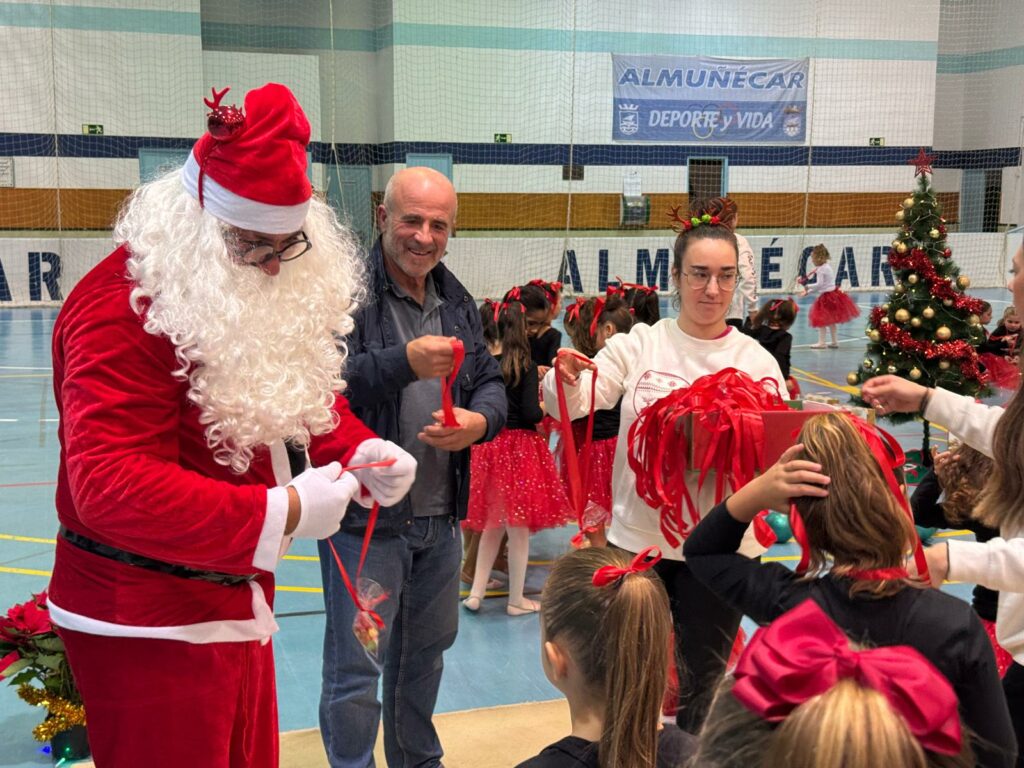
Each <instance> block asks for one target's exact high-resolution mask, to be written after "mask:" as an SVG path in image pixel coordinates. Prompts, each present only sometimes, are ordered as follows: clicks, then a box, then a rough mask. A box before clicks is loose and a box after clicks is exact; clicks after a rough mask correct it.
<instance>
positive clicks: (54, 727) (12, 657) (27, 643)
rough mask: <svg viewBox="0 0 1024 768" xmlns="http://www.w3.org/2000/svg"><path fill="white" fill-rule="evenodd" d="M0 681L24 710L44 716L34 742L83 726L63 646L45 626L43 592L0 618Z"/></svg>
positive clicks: (49, 625)
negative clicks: (14, 690)
mask: <svg viewBox="0 0 1024 768" xmlns="http://www.w3.org/2000/svg"><path fill="white" fill-rule="evenodd" d="M0 680H7V681H8V682H9V683H10V684H11V685H16V686H18V695H19V696H21V698H22V699H24V700H25V701H26V702H28V703H29V704H33V705H36V706H43V707H46V708H47V710H48V711H49V713H50V717H49V718H48V720H47V722H46V724H45V725H40V726H39V727H38V728H37V729H36V738H38V739H39V740H40V741H46V740H48V739H49V738H50V737H51V736H52V735H53V734H54V733H59V732H60V731H62V730H67V728H70V727H72V726H74V725H81V724H83V723H84V722H85V714H84V710H83V709H82V697H81V695H80V694H79V692H78V688H76V687H75V680H74V678H73V677H72V676H71V667H70V666H69V665H68V659H67V655H66V654H65V652H64V642H63V641H62V640H61V639H60V638H59V637H58V636H57V633H56V632H54V630H53V622H52V621H50V611H49V608H48V607H47V605H46V590H43V591H42V592H40V593H39V594H38V595H33V596H32V599H31V600H28V601H26V602H24V603H20V604H19V605H15V606H14V607H12V608H11V609H9V610H8V611H7V615H6V616H0ZM33 683H38V684H39V686H41V687H39V686H37V685H33Z"/></svg>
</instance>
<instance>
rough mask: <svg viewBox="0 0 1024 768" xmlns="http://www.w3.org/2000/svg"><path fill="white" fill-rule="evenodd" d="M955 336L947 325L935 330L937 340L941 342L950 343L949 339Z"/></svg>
mask: <svg viewBox="0 0 1024 768" xmlns="http://www.w3.org/2000/svg"><path fill="white" fill-rule="evenodd" d="M952 335H953V332H952V331H951V330H949V328H947V327H946V326H945V325H940V326H939V327H938V328H937V329H936V330H935V338H936V339H938V340H939V341H948V340H949V337H950V336H952Z"/></svg>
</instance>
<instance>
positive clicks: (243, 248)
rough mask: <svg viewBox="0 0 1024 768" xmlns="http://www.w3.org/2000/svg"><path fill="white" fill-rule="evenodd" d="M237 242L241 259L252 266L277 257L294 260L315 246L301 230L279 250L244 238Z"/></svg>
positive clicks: (262, 264) (261, 264)
mask: <svg viewBox="0 0 1024 768" xmlns="http://www.w3.org/2000/svg"><path fill="white" fill-rule="evenodd" d="M235 242H236V253H237V254H238V259H239V261H241V262H242V263H243V264H248V265H249V266H250V267H262V266H264V265H266V264H269V263H270V262H271V261H273V260H274V258H275V257H276V258H277V259H279V260H280V261H294V260H295V259H297V258H299V256H301V255H302V254H304V253H306V252H307V251H308V250H309V249H310V248H312V247H313V243H312V242H310V240H309V237H308V236H307V235H306V233H305V232H299V234H298V235H296V236H295V239H294V240H290V241H288V242H287V243H285V244H284V247H283V248H282V249H281V250H279V251H275V250H274V247H273V246H272V245H268V244H267V243H259V242H254V241H252V240H242V239H238V240H236V241H235Z"/></svg>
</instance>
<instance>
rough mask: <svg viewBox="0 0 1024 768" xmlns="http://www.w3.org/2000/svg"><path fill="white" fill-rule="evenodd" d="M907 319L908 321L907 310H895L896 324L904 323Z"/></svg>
mask: <svg viewBox="0 0 1024 768" xmlns="http://www.w3.org/2000/svg"><path fill="white" fill-rule="evenodd" d="M909 319H910V313H909V312H907V310H905V309H897V310H896V322H898V323H905V322H907V320H909Z"/></svg>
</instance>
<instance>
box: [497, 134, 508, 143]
mask: <svg viewBox="0 0 1024 768" xmlns="http://www.w3.org/2000/svg"><path fill="white" fill-rule="evenodd" d="M494 143H495V144H511V143H512V134H511V133H496V134H494Z"/></svg>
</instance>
